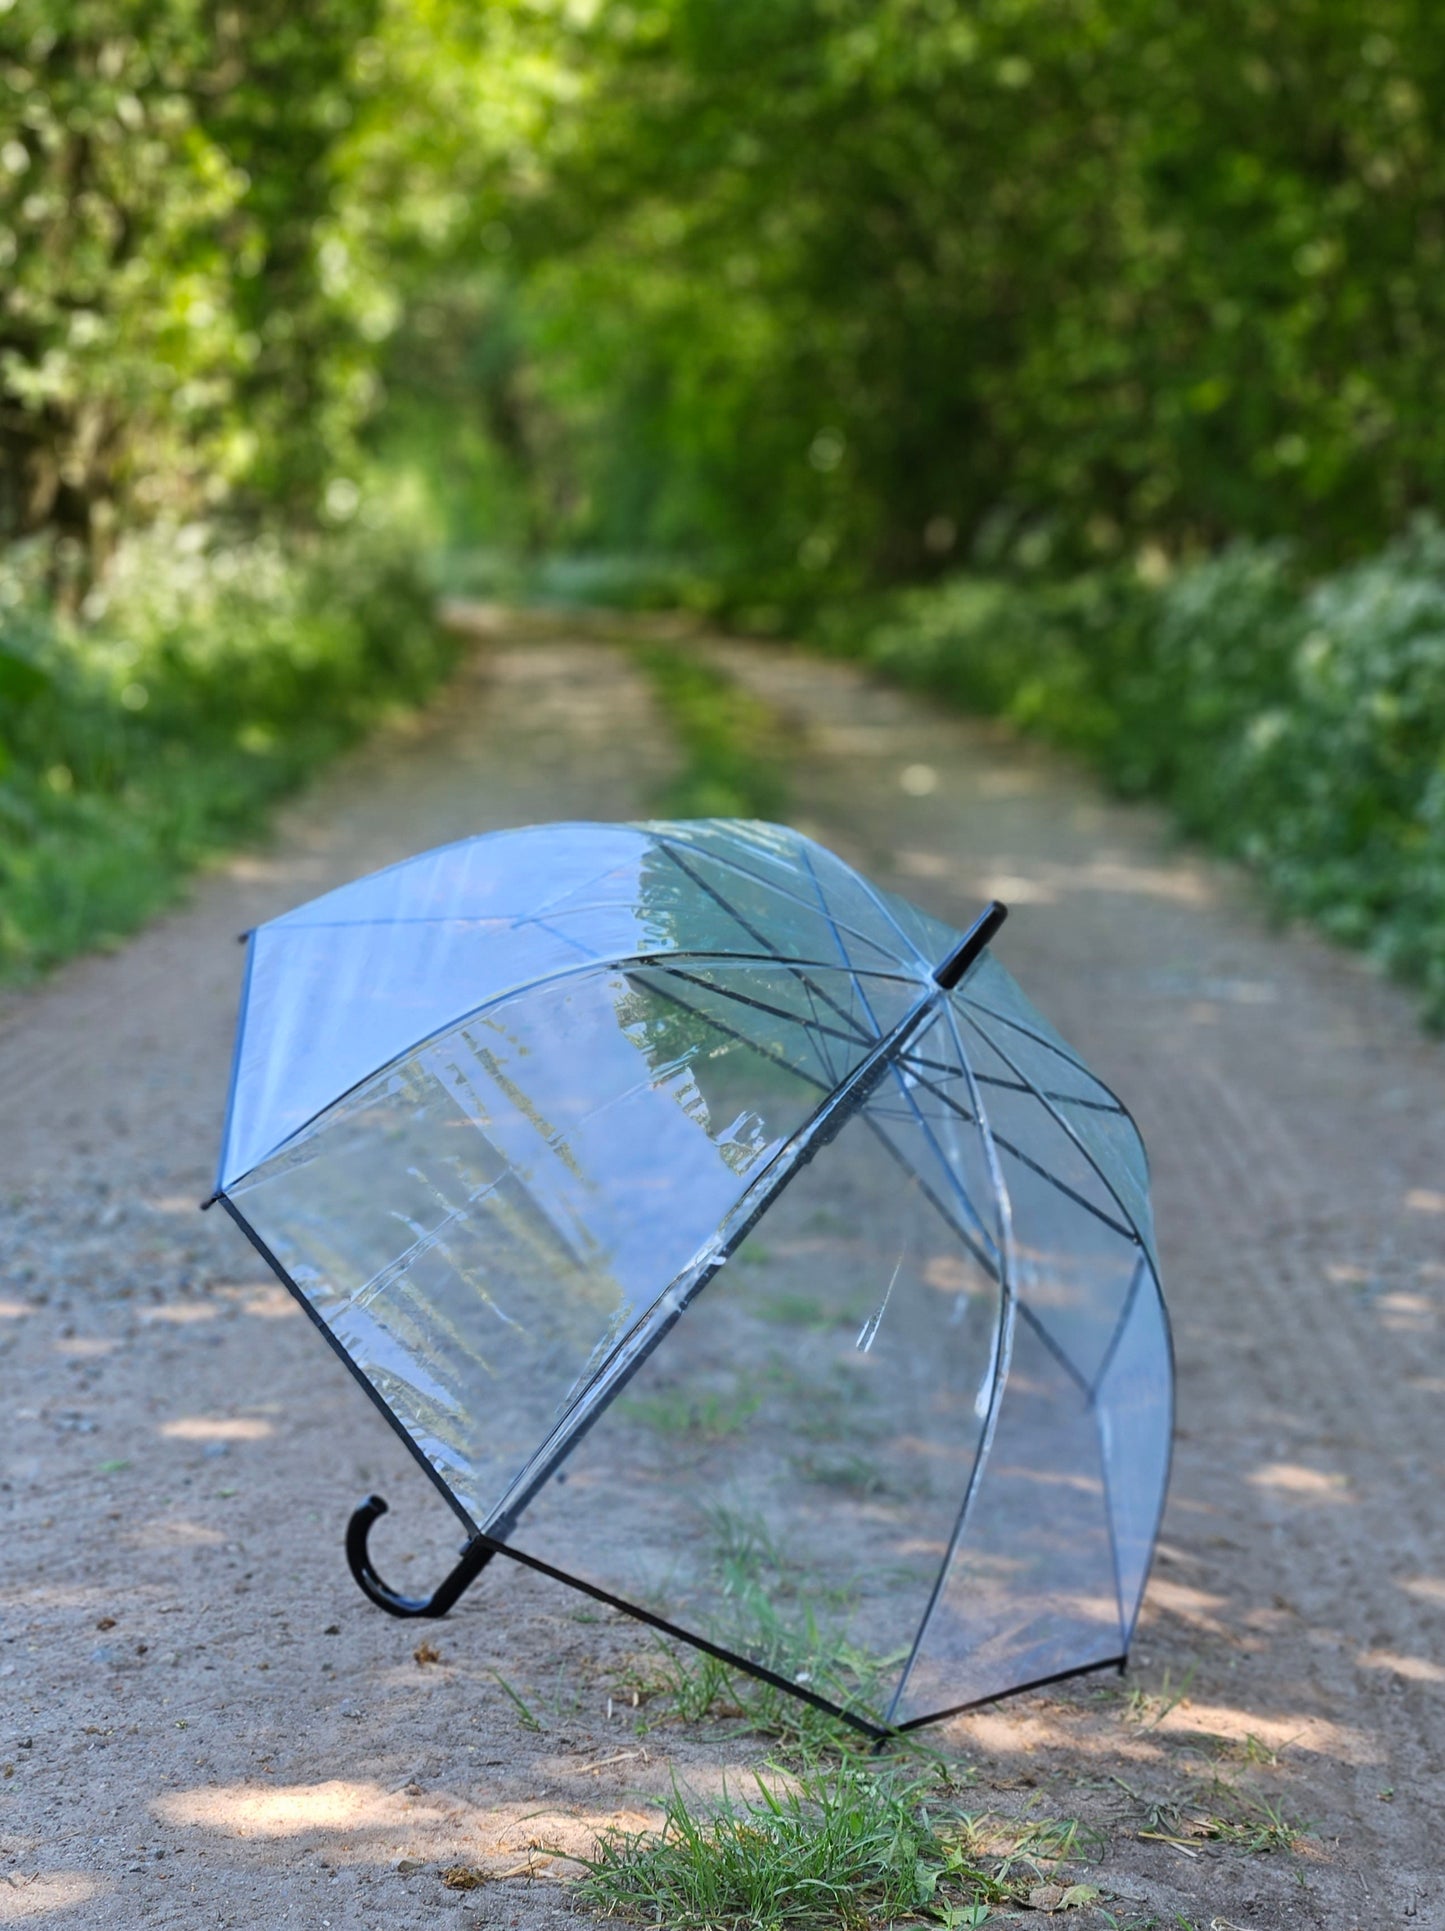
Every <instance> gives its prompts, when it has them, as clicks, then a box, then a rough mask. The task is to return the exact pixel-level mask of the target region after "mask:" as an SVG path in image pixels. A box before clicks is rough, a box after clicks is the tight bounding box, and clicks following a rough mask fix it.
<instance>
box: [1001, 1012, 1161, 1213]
mask: <svg viewBox="0 0 1445 1931" xmlns="http://www.w3.org/2000/svg"><path fill="white" fill-rule="evenodd" d="M1004 1023H1005V1024H1008V1023H1009V1022H1008V1021H1005V1022H1004ZM972 1024H973V1025H974V1027H975V1028H976V1030H977V1031H978V1032H979V1033H980V1034H982V1036H983V1038H984V1039H985V1040H986V1041H987V1043H988V1044H989V1045H990V1046H992V1048H993V1050H994V1051H995V1052H996V1053H997V1054H998V1056H999V1058H1000V1059H1001V1060H1002V1061H1003V1063H1004V1065H1005V1066H1007V1067H1008V1069H1009V1071H1010V1072H1012V1073H1017V1074H1018V1076H1019V1078H1020V1079H1022V1080H1027V1079H1028V1074H1027V1073H1026V1072H1025V1071H1024V1070H1023V1068H1022V1067H1021V1066H1019V1065H1018V1064H1016V1062H1015V1061H1014V1060H1012V1059H1010V1058H1009V1055H1008V1054H1007V1052H1006V1051H1005V1050H1004V1048H1003V1047H1002V1046H1000V1045H999V1043H998V1041H997V1040H996V1039H995V1038H994V1037H993V1036H992V1034H990V1033H988V1032H985V1031H984V1029H983V1027H982V1026H980V1025H979V1024H978V1021H977V1020H974V1021H973V1022H972ZM1019 1030H1020V1031H1024V1030H1026V1029H1025V1028H1023V1027H1020V1028H1019ZM1041 1043H1043V1044H1045V1045H1047V1044H1048V1042H1047V1041H1046V1040H1045V1041H1043V1042H1041ZM1065 1057H1067V1055H1065ZM1091 1077H1092V1075H1091ZM1030 1086H1031V1088H1032V1091H1033V1093H1034V1094H1035V1096H1036V1097H1037V1099H1038V1102H1039V1104H1040V1106H1042V1107H1043V1108H1044V1110H1045V1111H1046V1112H1047V1113H1048V1115H1049V1117H1050V1118H1051V1119H1053V1120H1055V1121H1057V1123H1058V1125H1059V1126H1060V1127H1061V1128H1062V1129H1063V1131H1064V1132H1065V1133H1066V1134H1067V1135H1068V1136H1069V1138H1070V1139H1071V1140H1072V1141H1073V1143H1074V1145H1075V1146H1076V1147H1077V1148H1078V1149H1079V1152H1080V1153H1081V1154H1082V1155H1083V1156H1084V1159H1085V1160H1086V1161H1087V1163H1088V1164H1089V1166H1090V1167H1091V1168H1092V1169H1093V1171H1094V1172H1095V1174H1097V1175H1098V1178H1099V1180H1100V1181H1101V1182H1102V1183H1103V1186H1104V1188H1105V1191H1106V1192H1107V1193H1108V1194H1109V1196H1110V1198H1111V1199H1112V1200H1113V1202H1114V1205H1115V1206H1116V1207H1117V1208H1118V1209H1119V1212H1120V1213H1121V1214H1122V1215H1123V1216H1124V1222H1125V1225H1124V1226H1123V1227H1122V1228H1120V1229H1118V1231H1119V1232H1121V1233H1122V1234H1123V1235H1124V1237H1125V1239H1126V1240H1132V1241H1136V1242H1137V1243H1138V1245H1139V1246H1140V1247H1142V1246H1143V1245H1144V1237H1143V1235H1142V1234H1141V1233H1140V1231H1139V1229H1138V1227H1137V1226H1136V1225H1135V1224H1134V1216H1133V1214H1132V1213H1130V1211H1129V1207H1128V1203H1127V1202H1126V1201H1125V1200H1124V1199H1122V1198H1121V1196H1120V1193H1119V1189H1118V1188H1117V1187H1116V1186H1115V1185H1114V1183H1113V1181H1112V1180H1111V1179H1110V1178H1109V1176H1108V1174H1107V1173H1105V1171H1104V1169H1103V1167H1102V1166H1100V1164H1099V1162H1098V1160H1097V1159H1096V1157H1095V1156H1094V1154H1093V1153H1091V1152H1090V1150H1089V1149H1088V1147H1086V1146H1085V1145H1084V1142H1083V1141H1082V1140H1081V1139H1080V1138H1079V1136H1078V1133H1077V1132H1076V1131H1075V1129H1074V1126H1073V1124H1072V1123H1071V1121H1070V1120H1069V1119H1068V1118H1067V1116H1066V1115H1065V1114H1063V1113H1061V1112H1060V1111H1059V1109H1058V1107H1057V1105H1056V1104H1055V1103H1054V1102H1053V1101H1051V1100H1048V1099H1046V1098H1045V1097H1044V1095H1043V1093H1042V1092H1040V1090H1039V1088H1038V1087H1037V1086H1033V1084H1032V1082H1031V1081H1030ZM1104 1091H1105V1092H1107V1091H1108V1088H1107V1087H1105V1088H1104ZM1120 1110H1121V1111H1123V1109H1122V1108H1121V1109H1120ZM1125 1117H1126V1118H1128V1117H1129V1116H1128V1115H1127V1113H1126V1115H1125ZM1129 1124H1130V1125H1131V1126H1133V1125H1134V1122H1133V1120H1132V1119H1130V1120H1129ZM1134 1130H1135V1132H1136V1133H1137V1132H1138V1130H1139V1129H1138V1128H1137V1127H1134ZM1140 1144H1141V1145H1142V1144H1143V1142H1142V1140H1141V1141H1140ZM1040 1171H1042V1169H1040ZM1044 1178H1045V1179H1052V1175H1049V1174H1045V1175H1044ZM1062 1184H1063V1183H1062V1182H1061V1181H1058V1180H1055V1181H1054V1185H1055V1186H1062ZM1065 1191H1067V1189H1065ZM1080 1204H1081V1205H1083V1206H1086V1207H1087V1206H1088V1202H1087V1201H1081V1203H1080ZM1089 1211H1090V1212H1091V1213H1093V1214H1095V1215H1097V1217H1098V1218H1099V1219H1100V1220H1102V1221H1103V1222H1104V1224H1105V1225H1106V1226H1110V1227H1112V1226H1114V1222H1113V1221H1111V1220H1110V1219H1109V1218H1108V1216H1107V1215H1106V1214H1101V1213H1099V1210H1098V1208H1097V1207H1091V1208H1089Z"/></svg>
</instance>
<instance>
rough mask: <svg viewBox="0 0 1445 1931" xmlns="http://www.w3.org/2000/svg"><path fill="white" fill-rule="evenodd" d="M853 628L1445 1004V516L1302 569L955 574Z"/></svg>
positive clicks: (892, 663) (1231, 566) (1254, 551)
mask: <svg viewBox="0 0 1445 1931" xmlns="http://www.w3.org/2000/svg"><path fill="white" fill-rule="evenodd" d="M851 647H852V648H857V649H860V650H861V651H862V652H863V653H864V654H865V655H866V657H867V658H868V659H869V661H871V662H873V663H876V664H877V665H879V666H880V667H881V668H884V669H886V670H887V671H889V672H890V673H891V674H893V675H896V676H899V677H901V678H903V679H905V680H907V681H909V682H913V683H916V684H919V685H922V686H924V687H926V688H929V689H932V690H938V691H941V692H943V693H944V694H945V695H947V696H949V697H950V698H953V699H954V700H956V701H957V702H959V703H961V704H964V705H967V706H969V707H971V708H974V709H978V710H984V711H989V712H994V713H997V714H999V715H1002V716H1004V717H1006V718H1008V719H1009V720H1010V721H1011V722H1013V723H1015V724H1017V725H1019V726H1020V727H1021V728H1023V729H1026V730H1029V731H1034V732H1037V733H1039V734H1040V735H1042V736H1045V737H1048V738H1050V739H1051V740H1052V741H1054V742H1055V743H1058V744H1062V745H1065V746H1067V747H1068V748H1070V749H1073V750H1076V751H1079V752H1081V753H1083V754H1084V755H1086V756H1087V757H1089V758H1090V759H1091V760H1093V761H1094V762H1095V763H1096V764H1097V765H1098V766H1099V768H1100V769H1101V770H1102V771H1103V772H1104V773H1105V775H1106V776H1107V777H1108V778H1109V779H1110V780H1111V781H1112V782H1113V783H1114V784H1115V785H1116V786H1117V787H1118V788H1119V789H1121V790H1123V791H1125V792H1129V793H1151V794H1154V795H1158V796H1161V797H1163V798H1165V799H1166V800H1167V801H1168V802H1169V804H1170V805H1171V806H1172V807H1173V809H1174V811H1175V812H1176V814H1177V815H1178V817H1179V818H1180V820H1181V822H1182V823H1183V824H1184V826H1185V827H1186V828H1187V829H1188V830H1190V831H1192V832H1194V833H1196V834H1198V835H1200V836H1202V837H1205V838H1207V839H1208V840H1209V841H1210V842H1211V843H1213V844H1215V845H1216V846H1218V847H1219V848H1220V849H1222V850H1224V851H1226V852H1228V853H1230V854H1232V855H1234V856H1236V857H1239V858H1242V859H1244V860H1246V861H1247V862H1248V863H1249V864H1251V865H1252V866H1254V867H1255V868H1256V869H1257V870H1258V871H1259V872H1260V873H1261V875H1262V876H1263V877H1264V879H1265V880H1266V882H1267V883H1268V885H1269V886H1270V888H1271V890H1272V891H1273V892H1274V894H1275V895H1276V896H1277V898H1278V899H1279V901H1280V903H1281V904H1282V905H1283V906H1285V907H1286V908H1287V909H1289V910H1291V911H1297V912H1303V913H1305V914H1307V915H1309V916H1310V917H1312V918H1314V919H1315V920H1317V921H1318V922H1319V923H1320V924H1321V925H1322V926H1323V927H1324V929H1325V930H1326V931H1327V932H1329V933H1331V934H1332V935H1333V936H1335V937H1337V938H1340V939H1344V940H1346V941H1348V942H1350V943H1353V944H1358V945H1363V946H1366V947H1368V948H1369V949H1370V950H1371V951H1372V952H1373V953H1374V954H1375V955H1376V956H1377V957H1379V958H1380V959H1381V960H1382V961H1383V962H1384V963H1385V964H1386V965H1387V966H1388V967H1389V968H1390V969H1392V970H1393V971H1395V972H1397V973H1399V974H1400V975H1401V976H1402V977H1405V978H1407V979H1409V980H1411V981H1413V982H1415V983H1418V984H1421V985H1423V986H1424V988H1425V992H1426V998H1427V1007H1428V1010H1429V1012H1430V1013H1431V1014H1432V1015H1433V1016H1434V1017H1435V1018H1436V1019H1437V1020H1438V1019H1445V729H1442V720H1445V530H1442V529H1441V528H1440V526H1439V525H1437V524H1434V523H1431V522H1420V523H1418V524H1417V525H1416V526H1415V527H1414V528H1413V529H1412V531H1411V533H1410V534H1409V535H1408V536H1406V537H1404V538H1402V539H1401V540H1399V541H1398V542H1396V543H1395V544H1393V545H1391V546H1390V548H1389V549H1387V550H1386V551H1384V552H1383V553H1382V554H1381V555H1380V556H1379V557H1377V558H1374V559H1372V560H1370V561H1368V562H1364V563H1358V564H1354V565H1351V566H1349V567H1348V568H1345V569H1342V570H1339V571H1336V572H1335V573H1333V574H1331V575H1327V576H1324V577H1321V578H1318V579H1317V580H1315V581H1313V582H1309V581H1307V580H1306V579H1304V578H1303V577H1302V576H1301V574H1300V573H1299V571H1298V569H1297V567H1296V565H1295V564H1294V562H1293V561H1292V559H1291V556H1290V554H1289V552H1288V551H1286V550H1285V549H1283V548H1281V547H1278V546H1275V547H1269V546H1263V547H1261V546H1248V545H1239V546H1236V547H1234V548H1233V549H1230V550H1227V551H1225V552H1224V553H1222V554H1221V555H1220V556H1218V557H1217V558H1215V559H1213V560H1211V561H1209V562H1206V563H1200V564H1197V565H1195V566H1193V567H1191V568H1187V569H1183V570H1180V571H1179V572H1177V573H1175V574H1172V575H1169V576H1167V577H1166V578H1165V579H1164V580H1163V581H1161V582H1158V583H1155V584H1153V585H1150V584H1147V583H1145V582H1143V581H1142V580H1141V579H1140V578H1139V576H1138V575H1137V573H1135V572H1132V571H1129V572H1125V571H1114V572H1109V573H1098V574H1095V575H1092V576H1084V577H1082V578H1078V579H1075V580H1073V581H1069V582H1064V583H1061V584H1053V583H1042V584H1032V585H1031V584H1028V583H1020V582H1017V581H1014V582H1010V581H1006V580H1003V579H997V578H996V579H976V578H960V579H957V580H955V581H952V582H948V583H945V584H942V585H940V586H938V587H937V588H934V589H928V590H917V591H913V592H909V593H907V594H905V595H904V596H902V597H901V598H900V599H898V600H897V602H896V604H895V606H894V609H893V610H892V612H891V613H890V615H889V616H888V617H887V618H885V619H884V620H882V621H880V622H878V623H876V624H874V625H873V626H872V627H871V628H867V629H865V631H864V632H863V634H862V635H861V636H860V635H858V634H856V633H855V634H854V635H853V637H852V639H851Z"/></svg>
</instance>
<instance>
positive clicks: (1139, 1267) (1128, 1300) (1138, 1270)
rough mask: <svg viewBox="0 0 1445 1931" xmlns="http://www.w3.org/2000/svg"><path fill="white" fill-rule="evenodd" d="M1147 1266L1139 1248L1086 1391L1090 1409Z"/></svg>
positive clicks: (1135, 1298)
mask: <svg viewBox="0 0 1445 1931" xmlns="http://www.w3.org/2000/svg"><path fill="white" fill-rule="evenodd" d="M1147 1266H1148V1262H1147V1261H1146V1259H1145V1257H1144V1252H1143V1249H1142V1248H1141V1249H1140V1251H1139V1258H1138V1260H1136V1261H1135V1263H1134V1272H1133V1274H1132V1275H1131V1276H1130V1277H1129V1292H1128V1293H1127V1294H1126V1295H1125V1296H1124V1305H1123V1307H1122V1308H1120V1310H1119V1318H1118V1320H1117V1321H1116V1322H1115V1323H1114V1331H1113V1333H1112V1334H1111V1335H1110V1336H1109V1345H1108V1346H1107V1347H1106V1348H1105V1350H1104V1357H1103V1359H1102V1360H1101V1361H1100V1363H1099V1366H1098V1369H1097V1371H1096V1373H1095V1375H1094V1380H1093V1385H1092V1386H1091V1387H1090V1388H1088V1389H1087V1390H1086V1392H1087V1394H1088V1397H1089V1406H1090V1407H1091V1408H1093V1407H1096V1406H1097V1404H1098V1400H1099V1390H1100V1388H1102V1387H1103V1385H1104V1376H1105V1375H1106V1374H1107V1373H1108V1372H1109V1370H1110V1368H1111V1367H1112V1366H1113V1365H1114V1356H1115V1355H1116V1354H1117V1353H1118V1352H1119V1343H1120V1341H1122V1340H1123V1338H1124V1330H1125V1328H1126V1327H1127V1326H1128V1325H1129V1316H1130V1315H1131V1314H1132V1313H1133V1312H1134V1303H1135V1302H1136V1301H1137V1300H1138V1298H1139V1288H1140V1284H1141V1283H1142V1281H1143V1279H1144V1273H1145V1269H1146V1268H1147Z"/></svg>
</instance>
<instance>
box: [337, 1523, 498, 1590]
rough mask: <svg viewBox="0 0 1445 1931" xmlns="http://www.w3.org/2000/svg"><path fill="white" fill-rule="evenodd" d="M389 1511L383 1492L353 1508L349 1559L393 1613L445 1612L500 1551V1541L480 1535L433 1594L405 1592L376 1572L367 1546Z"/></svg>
mask: <svg viewBox="0 0 1445 1931" xmlns="http://www.w3.org/2000/svg"><path fill="white" fill-rule="evenodd" d="M386 1513H387V1505H386V1502H385V1501H384V1500H383V1498H382V1497H381V1496H379V1495H368V1496H367V1498H366V1500H365V1501H364V1502H363V1503H361V1504H360V1506H359V1507H357V1508H355V1509H353V1510H352V1512H351V1520H350V1521H349V1522H348V1523H347V1525H346V1561H347V1564H348V1566H349V1567H350V1570H351V1573H352V1575H353V1576H354V1577H355V1578H356V1586H357V1588H358V1589H360V1591H361V1593H362V1595H364V1596H365V1597H367V1598H368V1600H369V1601H371V1602H374V1603H375V1604H376V1606H377V1608H378V1609H384V1610H386V1612H387V1614H388V1615H391V1616H445V1614H446V1613H447V1611H448V1610H449V1609H450V1608H451V1607H452V1604H453V1603H455V1602H456V1601H457V1599H458V1597H460V1596H461V1595H462V1594H464V1592H465V1591H466V1590H468V1589H470V1588H471V1586H472V1584H473V1583H474V1582H475V1581H476V1579H477V1577H478V1576H479V1575H480V1574H481V1573H482V1571H483V1569H485V1568H486V1566H487V1564H488V1563H489V1562H490V1561H491V1559H492V1557H493V1556H494V1555H495V1554H496V1552H497V1551H496V1545H495V1544H494V1543H491V1542H487V1541H485V1540H484V1539H483V1538H482V1537H481V1536H476V1537H475V1538H474V1539H473V1540H472V1541H470V1542H469V1543H468V1544H467V1546H466V1548H465V1549H463V1551H462V1559H461V1561H460V1562H459V1563H458V1564H457V1566H456V1568H455V1569H453V1570H452V1572H451V1574H450V1575H449V1576H444V1577H443V1578H442V1580H441V1582H440V1583H438V1585H437V1587H436V1588H435V1589H434V1590H433V1591H432V1593H431V1594H430V1595H429V1596H402V1595H398V1593H397V1592H396V1590H395V1589H393V1588H391V1587H390V1585H389V1584H387V1583H385V1582H383V1581H382V1579H381V1577H380V1576H379V1575H378V1574H377V1573H376V1568H375V1565H374V1564H373V1563H372V1560H371V1552H370V1550H369V1549H368V1548H367V1546H366V1544H367V1538H368V1536H369V1535H370V1534H371V1525H372V1523H373V1522H375V1521H376V1520H377V1518H378V1517H379V1516H383V1515H385V1514H386Z"/></svg>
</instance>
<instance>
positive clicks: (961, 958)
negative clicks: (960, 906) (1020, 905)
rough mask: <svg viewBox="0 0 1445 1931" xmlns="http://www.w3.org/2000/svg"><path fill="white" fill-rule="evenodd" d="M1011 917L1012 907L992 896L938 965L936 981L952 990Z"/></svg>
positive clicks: (935, 982) (945, 989) (944, 988)
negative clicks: (1010, 908) (1009, 912)
mask: <svg viewBox="0 0 1445 1931" xmlns="http://www.w3.org/2000/svg"><path fill="white" fill-rule="evenodd" d="M1007 917H1008V907H1007V906H1006V905H1004V904H1003V903H1002V902H1001V901H1000V900H998V899H993V900H991V901H990V902H989V904H988V905H987V906H986V907H985V909H984V910H983V911H982V912H981V913H980V914H979V916H978V917H977V918H976V919H975V920H974V922H973V924H972V925H971V926H970V927H969V928H968V930H967V932H965V933H964V935H963V938H962V939H961V940H960V942H959V943H958V944H957V945H956V946H955V947H954V949H953V951H952V952H950V953H949V955H948V957H947V958H946V959H945V960H944V961H943V962H942V964H941V965H939V966H937V967H935V969H934V974H933V979H934V984H935V985H938V986H941V987H942V989H943V990H944V991H945V992H952V990H953V988H954V987H955V986H956V985H957V984H958V982H959V980H960V979H961V978H962V977H963V975H964V973H965V972H967V971H968V969H969V967H970V966H971V965H972V964H973V963H974V961H975V960H976V959H977V958H978V956H979V954H980V953H981V952H982V951H983V949H984V947H985V946H987V945H988V943H989V942H990V940H991V939H992V938H993V936H994V934H995V933H996V932H997V931H998V929H999V927H1000V926H1001V925H1002V924H1003V922H1004V920H1005V919H1006V918H1007Z"/></svg>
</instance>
